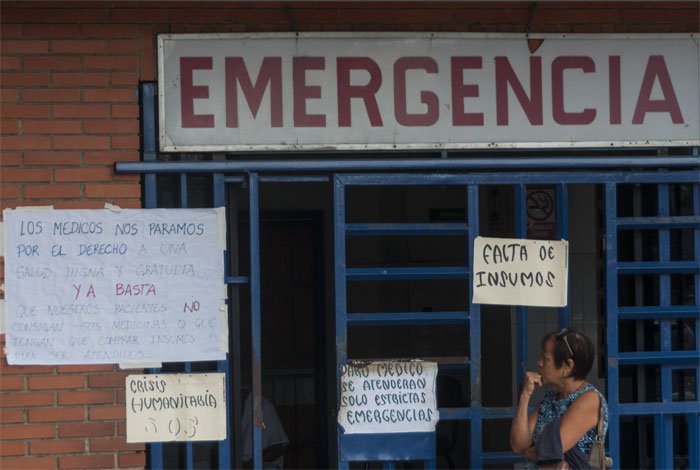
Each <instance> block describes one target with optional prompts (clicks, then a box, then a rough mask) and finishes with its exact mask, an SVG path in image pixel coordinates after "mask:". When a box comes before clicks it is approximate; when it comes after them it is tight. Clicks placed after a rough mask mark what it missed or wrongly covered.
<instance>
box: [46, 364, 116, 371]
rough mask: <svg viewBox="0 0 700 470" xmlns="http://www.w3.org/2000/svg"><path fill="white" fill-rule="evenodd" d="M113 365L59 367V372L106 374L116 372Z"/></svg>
mask: <svg viewBox="0 0 700 470" xmlns="http://www.w3.org/2000/svg"><path fill="white" fill-rule="evenodd" d="M114 367H115V366H113V365H107V364H96V365H95V364H93V365H81V366H58V372H105V371H108V370H114Z"/></svg>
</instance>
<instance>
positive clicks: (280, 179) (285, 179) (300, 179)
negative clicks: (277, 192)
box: [260, 175, 329, 183]
mask: <svg viewBox="0 0 700 470" xmlns="http://www.w3.org/2000/svg"><path fill="white" fill-rule="evenodd" d="M328 179H329V177H328V176H309V175H299V176H277V175H276V176H261V177H260V182H261V183H328Z"/></svg>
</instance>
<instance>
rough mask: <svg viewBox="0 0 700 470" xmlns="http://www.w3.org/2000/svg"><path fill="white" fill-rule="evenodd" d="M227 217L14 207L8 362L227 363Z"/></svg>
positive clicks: (204, 212)
mask: <svg viewBox="0 0 700 470" xmlns="http://www.w3.org/2000/svg"><path fill="white" fill-rule="evenodd" d="M220 218H223V211H222V210H221V209H125V210H120V211H117V210H55V211H31V210H14V211H13V210H6V211H5V212H4V222H5V229H6V245H5V284H6V289H5V290H6V292H5V295H6V306H7V322H6V334H7V338H6V339H7V359H8V362H9V363H10V364H104V363H129V362H138V361H149V362H157V361H160V362H166V361H184V360H188V361H204V360H219V359H224V357H225V351H226V349H227V343H226V333H225V332H226V331H227V325H226V323H225V316H224V315H223V311H222V310H221V308H222V306H223V305H224V304H225V299H224V297H225V291H224V289H223V279H224V269H223V261H224V259H223V244H222V243H223V242H222V240H224V237H225V235H224V234H223V233H222V231H223V228H222V227H224V224H223V223H220ZM222 319H224V320H222Z"/></svg>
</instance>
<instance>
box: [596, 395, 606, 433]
mask: <svg viewBox="0 0 700 470" xmlns="http://www.w3.org/2000/svg"><path fill="white" fill-rule="evenodd" d="M598 399H599V400H600V404H599V405H598V435H597V436H596V441H598V442H604V441H605V436H603V422H604V421H605V413H604V412H603V397H601V396H600V394H598Z"/></svg>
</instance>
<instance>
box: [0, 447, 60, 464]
mask: <svg viewBox="0 0 700 470" xmlns="http://www.w3.org/2000/svg"><path fill="white" fill-rule="evenodd" d="M3 445H4V444H3ZM2 465H3V467H4V468H6V469H8V470H9V469H11V470H24V469H27V470H43V469H50V470H53V469H55V468H56V458H55V457H17V458H9V459H8V458H5V459H2Z"/></svg>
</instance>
